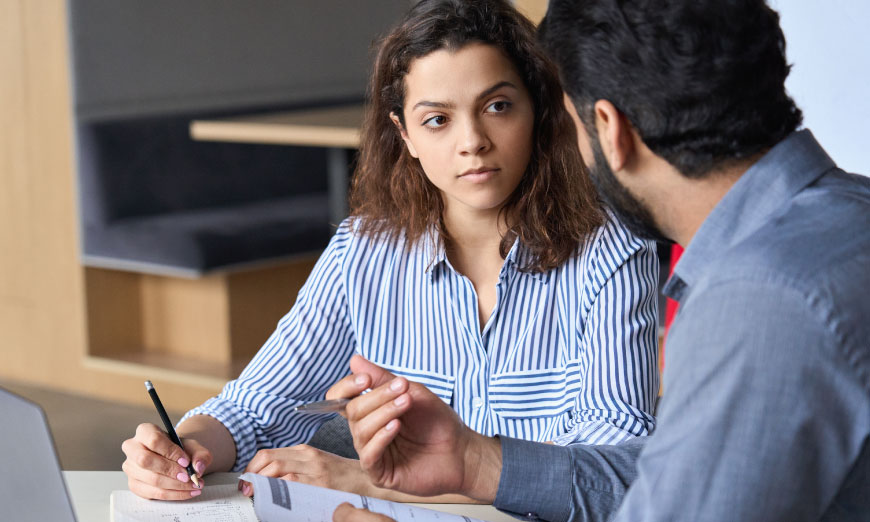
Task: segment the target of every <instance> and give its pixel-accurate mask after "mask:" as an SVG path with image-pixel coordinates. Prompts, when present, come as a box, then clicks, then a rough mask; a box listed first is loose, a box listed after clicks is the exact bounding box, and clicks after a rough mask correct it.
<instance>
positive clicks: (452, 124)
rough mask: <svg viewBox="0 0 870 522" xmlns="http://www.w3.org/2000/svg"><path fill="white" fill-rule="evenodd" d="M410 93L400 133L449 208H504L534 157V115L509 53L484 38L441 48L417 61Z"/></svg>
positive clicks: (409, 80) (407, 83) (410, 72)
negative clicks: (458, 46)
mask: <svg viewBox="0 0 870 522" xmlns="http://www.w3.org/2000/svg"><path fill="white" fill-rule="evenodd" d="M405 93H406V94H405V106H404V116H405V128H404V129H402V138H403V139H404V141H405V144H406V145H407V147H408V150H409V151H410V153H411V155H412V156H414V157H415V158H417V159H419V160H420V165H421V166H422V167H423V170H424V171H425V173H426V177H427V178H429V181H431V182H432V184H433V185H435V186H436V187H438V189H439V190H440V191H441V194H442V197H443V198H444V207H445V211H446V212H451V213H452V212H456V211H460V212H464V211H493V210H495V211H498V210H499V209H500V208H501V207H502V205H503V204H504V202H505V201H506V200H507V198H508V197H509V196H510V195H511V193H512V192H513V191H514V189H516V187H517V185H518V184H519V182H520V179H521V178H522V176H523V173H524V172H525V170H526V167H527V166H528V164H529V158H530V157H531V153H532V134H533V130H534V120H535V114H534V107H533V106H532V99H531V97H530V96H529V93H528V91H527V89H526V87H525V86H524V84H523V81H522V79H521V78H520V76H519V74H518V72H517V71H516V69H515V67H514V66H513V64H512V63H511V61H510V60H509V59H508V58H507V57H506V56H505V55H504V54H503V53H502V52H501V51H500V50H499V49H498V48H496V47H493V46H491V45H485V44H469V45H466V46H465V47H463V48H461V49H459V50H458V51H455V52H450V51H447V50H439V51H435V52H432V53H430V54H428V55H426V56H424V57H422V58H418V59H416V60H414V61H413V62H411V66H410V68H409V70H408V73H407V75H406V76H405ZM392 117H393V121H394V123H396V124H397V125H398V123H399V120H398V118H396V117H395V115H393V116H392Z"/></svg>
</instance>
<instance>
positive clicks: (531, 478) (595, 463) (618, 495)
mask: <svg viewBox="0 0 870 522" xmlns="http://www.w3.org/2000/svg"><path fill="white" fill-rule="evenodd" d="M646 441H647V438H646V437H640V438H633V439H628V440H627V441H625V442H623V443H621V444H618V445H597V446H592V445H585V444H574V445H571V446H568V447H561V446H553V445H549V444H542V443H539V442H531V441H525V440H517V439H510V438H507V437H502V438H501V450H502V472H501V477H500V480H499V486H498V492H497V493H496V498H495V501H494V502H493V505H494V506H495V507H496V508H498V509H501V510H503V511H507V512H509V513H511V514H514V515H516V516H519V517H521V518H525V517H528V518H530V519H532V520H536V519H540V520H550V521H559V522H561V521H565V520H583V521H585V522H604V521H607V520H610V519H611V518H612V517H613V514H614V513H615V512H616V510H617V508H618V507H619V505H620V503H621V502H622V500H623V498H624V497H625V492H626V490H627V489H628V487H629V486H630V484H631V483H632V482H633V481H634V478H635V475H636V469H637V468H636V463H637V456H638V454H639V453H640V452H641V450H642V449H643V446H644V444H645V443H646ZM529 484H539V485H541V486H540V487H533V488H530V487H529Z"/></svg>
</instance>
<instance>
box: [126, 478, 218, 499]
mask: <svg viewBox="0 0 870 522" xmlns="http://www.w3.org/2000/svg"><path fill="white" fill-rule="evenodd" d="M127 486H128V487H129V488H130V491H132V492H133V493H135V494H136V495H138V496H140V497H142V498H147V499H152V500H188V499H190V498H193V497H196V496H199V495H200V494H201V493H202V490H201V489H185V490H175V489H166V488H160V487H157V486H154V485H151V484H147V483H145V482H141V481H139V480H136V479H134V478H133V477H130V476H129V475H128V478H127Z"/></svg>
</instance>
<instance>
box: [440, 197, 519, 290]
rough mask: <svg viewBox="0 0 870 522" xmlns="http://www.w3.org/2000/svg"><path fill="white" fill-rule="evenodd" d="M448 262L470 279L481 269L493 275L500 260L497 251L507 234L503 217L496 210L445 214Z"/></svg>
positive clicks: (498, 251)
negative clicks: (492, 272)
mask: <svg viewBox="0 0 870 522" xmlns="http://www.w3.org/2000/svg"><path fill="white" fill-rule="evenodd" d="M443 219H444V227H445V228H446V229H447V234H448V236H449V239H448V240H447V241H445V247H446V249H447V258H448V259H450V263H451V264H452V265H453V266H454V267H455V268H456V269H457V270H459V271H460V272H461V273H463V274H465V275H469V276H470V275H471V274H473V273H475V272H478V271H479V270H481V269H483V270H484V271H486V272H491V271H492V270H493V269H495V271H496V273H497V272H498V270H499V269H500V268H501V265H502V263H503V261H504V260H503V259H502V257H501V253H500V250H499V247H500V245H501V240H502V237H503V236H504V234H506V233H507V231H508V226H507V222H506V220H505V217H504V216H503V215H501V214H500V213H499V212H498V210H492V211H486V212H480V211H470V212H447V211H445V212H444V218H443Z"/></svg>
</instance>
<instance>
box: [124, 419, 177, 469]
mask: <svg viewBox="0 0 870 522" xmlns="http://www.w3.org/2000/svg"><path fill="white" fill-rule="evenodd" d="M134 438H135V439H136V440H137V441H139V442H140V443H141V444H142V445H143V446H145V447H146V448H148V449H149V450H151V451H152V452H154V453H157V454H158V455H162V456H163V457H164V458H166V459H167V460H170V461H172V462H177V463H178V464H179V465H180V466H182V467H186V466H187V464H188V463H190V456H189V455H188V454H186V453H185V452H184V450H182V449H181V447H180V446H179V445H178V444H176V443H174V442H172V441H171V440H169V436H167V435H166V432H164V431H163V430H161V429H160V428H158V427H157V426H155V425H154V424H150V423H144V424H140V425H139V426H137V427H136V436H135V437H134Z"/></svg>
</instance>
